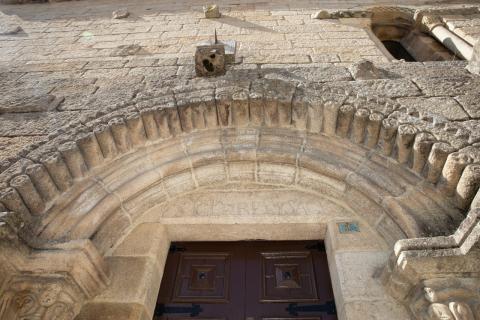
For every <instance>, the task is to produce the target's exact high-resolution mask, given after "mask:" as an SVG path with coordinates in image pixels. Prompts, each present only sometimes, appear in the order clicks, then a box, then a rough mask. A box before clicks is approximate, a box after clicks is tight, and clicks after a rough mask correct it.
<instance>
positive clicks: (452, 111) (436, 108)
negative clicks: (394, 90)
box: [397, 97, 469, 120]
mask: <svg viewBox="0 0 480 320" xmlns="http://www.w3.org/2000/svg"><path fill="white" fill-rule="evenodd" d="M397 101H398V102H400V103H401V104H402V105H405V106H407V107H409V108H412V110H416V111H417V112H419V114H420V117H422V116H426V117H428V115H438V116H441V117H444V118H446V119H448V120H466V119H468V118H469V114H467V113H466V112H465V111H464V109H463V108H462V106H461V105H459V103H458V102H457V101H456V100H455V99H453V98H450V97H438V98H437V97H435V98H401V99H398V100H397Z"/></svg>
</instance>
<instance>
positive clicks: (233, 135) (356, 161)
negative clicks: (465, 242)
mask: <svg viewBox="0 0 480 320" xmlns="http://www.w3.org/2000/svg"><path fill="white" fill-rule="evenodd" d="M275 76H276V78H275V77H274V78H273V79H268V77H266V78H265V79H257V80H252V81H249V82H246V83H241V82H240V83H239V82H238V81H237V80H236V79H232V80H229V81H226V83H225V82H222V81H219V82H218V83H215V81H205V82H204V83H202V82H200V83H197V84H196V86H195V87H196V88H199V87H200V88H202V86H203V89H202V90H198V89H197V90H192V91H188V90H187V91H185V90H183V91H181V92H168V90H167V91H166V92H164V91H162V89H159V91H158V92H153V93H144V94H145V96H143V97H142V96H141V97H139V101H138V102H137V104H136V105H134V106H132V105H128V106H117V107H115V108H113V109H112V110H111V112H109V113H107V114H98V115H96V117H95V118H93V119H81V121H80V122H78V123H72V124H71V126H70V128H66V129H63V130H60V131H59V132H58V134H57V135H56V136H55V137H52V140H51V141H50V142H49V143H47V144H46V145H42V146H40V147H39V148H38V149H36V150H33V152H34V153H35V156H36V157H37V159H38V163H37V164H23V165H22V163H20V164H18V165H17V167H14V166H12V169H11V172H12V179H11V181H10V185H9V186H5V188H4V189H3V191H2V196H1V200H2V203H3V205H4V206H5V208H6V209H8V210H9V211H11V212H12V213H10V214H8V215H5V221H6V224H5V225H4V229H5V230H4V232H3V237H4V238H6V239H9V240H8V241H4V242H2V245H4V247H5V250H4V251H3V252H4V253H5V254H4V257H3V259H4V261H5V262H6V264H5V267H4V269H5V273H6V274H8V275H9V276H8V277H5V279H4V280H3V286H4V287H5V288H8V289H7V290H6V294H4V299H3V300H2V309H1V312H2V313H3V314H7V315H8V314H12V315H15V314H18V313H21V312H26V314H27V315H28V314H29V313H28V312H31V313H38V314H43V316H44V317H45V316H46V314H48V313H51V312H56V313H58V315H59V316H62V317H64V318H66V319H67V318H73V316H75V315H76V314H78V313H80V312H81V313H80V316H79V317H80V319H91V317H94V315H96V314H102V312H103V314H104V315H105V318H107V316H110V317H112V318H115V319H119V318H120V314H121V315H122V317H123V316H124V315H129V317H130V319H148V318H149V317H151V315H152V311H153V309H152V308H153V305H152V301H153V299H155V298H156V294H157V292H156V291H158V287H159V285H160V279H161V273H162V267H163V263H164V260H165V255H166V251H167V248H168V243H169V242H170V241H172V240H245V239H252V238H261V239H269V240H277V239H278V240H279V239H282V240H289V239H325V241H326V242H327V247H328V250H329V261H330V265H331V272H332V278H333V282H334V287H335V294H336V299H337V307H339V310H340V316H339V318H340V319H351V318H352V317H351V316H349V313H351V314H356V313H357V314H358V312H363V313H365V312H373V313H372V315H374V314H384V313H383V312H384V311H382V308H385V307H386V308H387V309H388V310H389V312H390V314H391V316H392V319H396V318H398V319H402V318H405V317H407V314H408V313H407V311H406V310H405V309H403V307H402V306H401V305H400V304H399V303H397V302H394V301H393V300H391V299H390V298H387V297H386V296H385V294H384V291H383V290H384V289H383V287H382V285H381V284H380V280H379V276H380V273H381V272H380V270H381V268H382V266H384V265H385V263H386V261H387V258H388V255H389V254H390V252H391V251H392V247H393V245H394V244H395V242H396V241H397V240H399V239H402V238H406V237H408V238H413V237H420V236H430V237H431V236H445V235H448V234H450V233H453V232H454V231H455V229H456V228H457V226H458V225H459V224H460V222H461V221H462V219H463V218H464V215H463V214H462V212H464V211H465V210H466V209H468V208H469V206H470V203H471V201H472V199H473V197H474V196H475V193H476V192H477V183H478V174H477V171H478V170H477V169H476V168H477V167H476V165H475V164H474V163H476V162H477V161H478V159H477V158H478V154H477V152H476V149H475V148H471V147H468V144H465V143H463V141H465V139H467V141H468V137H465V136H464V135H465V133H464V132H462V131H461V129H458V128H455V126H454V125H453V124H449V123H448V121H446V122H445V121H443V122H442V121H440V120H438V119H433V118H431V117H428V116H421V117H420V115H419V114H418V113H415V111H411V110H409V109H408V108H407V107H404V106H401V105H399V104H396V103H394V102H393V101H391V100H388V99H380V98H375V99H372V98H368V99H367V98H365V97H363V96H364V95H365V94H364V93H362V92H356V91H345V90H343V89H338V88H327V87H322V86H321V85H318V84H302V83H298V82H295V81H292V80H285V79H284V78H285V76H284V75H279V74H276V75H275ZM279 78H282V80H279ZM149 94H150V95H149ZM367 95H370V94H369V93H367ZM439 124H440V125H439ZM465 168H467V169H465ZM15 170H16V171H15ZM252 190H253V191H252ZM229 192H230V194H229ZM226 199H230V200H229V201H228V203H227V204H225V201H226ZM242 199H246V200H245V201H243V202H242V201H241V200H242ZM245 204H247V207H245ZM258 204H261V205H258ZM222 212H226V213H225V214H221V213H222ZM352 220H354V221H357V222H358V223H359V224H360V228H361V230H362V231H361V232H360V233H358V234H353V235H339V233H338V229H337V228H336V224H337V222H342V221H352ZM438 230H441V232H442V233H441V234H439V233H438ZM207 231H208V232H209V233H207ZM145 233H148V234H150V235H152V237H144V234H145ZM209 234H210V236H207V235H209ZM17 235H19V237H18V236H17ZM152 246H153V247H152ZM12 257H15V258H14V259H12ZM35 259H36V260H35ZM32 260H35V263H34V264H33V263H32ZM60 261H62V262H63V263H59V262H60ZM358 261H364V263H361V265H362V268H361V269H359V268H358V263H357V262H358ZM39 265H41V266H42V268H40V269H39V268H38V266H39ZM79 266H82V267H79ZM353 266H355V267H353ZM363 267H365V269H363ZM132 268H133V269H132ZM46 270H48V271H46ZM140 270H141V271H140ZM131 271H135V272H131ZM60 275H61V276H60ZM127 276H138V277H139V278H128V277H127ZM349 276H352V277H353V278H352V279H351V280H352V281H350V280H349V278H348V277H349ZM362 281H363V282H362ZM130 286H132V287H130ZM365 288H368V290H366V289H365ZM365 290H366V291H365ZM127 293H128V294H127ZM45 294H46V295H52V296H54V297H55V298H54V299H53V298H52V299H51V300H52V303H43V304H42V303H41V302H37V301H39V300H41V297H43V295H45ZM26 295H27V296H28V297H29V299H30V300H32V301H33V302H32V303H31V304H30V309H28V310H24V309H22V308H21V306H23V305H24V304H21V305H20V306H19V305H18V304H16V303H15V301H19V299H20V298H22V299H23V298H24V297H25V296H26ZM95 296H96V297H95ZM30 300H29V301H30ZM82 305H84V308H83V309H82V310H83V311H80V310H81V308H82ZM53 306H55V308H53ZM376 308H377V309H376ZM359 310H360V311H359ZM369 310H370V311H369ZM119 313H120V314H119ZM127 319H129V318H127Z"/></svg>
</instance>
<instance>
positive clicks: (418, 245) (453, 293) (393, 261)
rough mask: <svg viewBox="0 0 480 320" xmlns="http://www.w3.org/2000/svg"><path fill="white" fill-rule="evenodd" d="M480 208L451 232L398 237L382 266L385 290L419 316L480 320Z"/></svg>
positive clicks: (422, 318)
mask: <svg viewBox="0 0 480 320" xmlns="http://www.w3.org/2000/svg"><path fill="white" fill-rule="evenodd" d="M479 237H480V209H478V208H476V209H472V210H471V211H470V212H469V214H468V216H467V217H466V219H465V220H464V221H463V222H462V224H461V225H460V226H459V228H458V230H457V231H456V232H455V233H454V234H453V235H451V236H447V237H433V238H417V239H405V240H400V241H398V242H397V243H396V244H395V250H394V253H393V254H392V256H391V257H390V260H389V262H388V264H387V266H386V268H385V269H384V273H383V275H382V281H383V283H384V284H385V286H386V290H387V291H388V292H389V293H390V294H391V295H392V296H393V297H394V298H396V299H397V300H399V301H400V302H402V303H403V304H404V305H405V306H406V307H408V308H409V309H410V311H411V312H412V314H413V315H414V316H415V319H418V320H437V319H438V320H450V319H451V320H480V318H479V316H478V315H480V264H479V263H478V261H480V249H479V248H478V247H477V246H475V244H476V243H477V242H478V240H479Z"/></svg>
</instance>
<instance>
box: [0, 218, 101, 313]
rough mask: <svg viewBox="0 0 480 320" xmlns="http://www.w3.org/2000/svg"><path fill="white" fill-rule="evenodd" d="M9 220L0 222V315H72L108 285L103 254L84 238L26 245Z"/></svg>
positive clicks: (12, 222)
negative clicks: (43, 245)
mask: <svg viewBox="0 0 480 320" xmlns="http://www.w3.org/2000/svg"><path fill="white" fill-rule="evenodd" d="M5 216H6V215H4V217H5ZM14 222H15V221H10V222H8V221H6V220H5V219H3V221H0V320H7V319H8V320H16V319H18V320H20V319H22V320H23V319H31V320H72V319H74V317H75V316H76V315H77V314H78V312H79V311H80V308H81V306H82V304H83V303H84V302H85V301H86V300H88V299H92V298H93V297H94V296H96V295H97V294H98V293H100V292H101V291H103V290H104V289H105V288H106V286H107V285H108V271H107V267H106V264H105V262H104V260H103V257H102V256H101V255H100V254H99V253H98V252H97V250H96V248H95V246H94V245H93V244H92V243H91V242H90V240H78V241H71V242H67V243H62V244H50V245H48V246H45V247H44V248H42V249H32V248H30V247H28V246H27V245H26V244H25V243H23V242H22V241H21V240H20V239H19V238H17V233H16V230H13V229H15V227H16V225H15V223H14ZM12 228H13V229H12Z"/></svg>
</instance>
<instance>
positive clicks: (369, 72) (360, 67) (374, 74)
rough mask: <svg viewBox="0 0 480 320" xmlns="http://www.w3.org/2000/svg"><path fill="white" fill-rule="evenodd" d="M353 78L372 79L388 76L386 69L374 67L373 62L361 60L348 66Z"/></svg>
mask: <svg viewBox="0 0 480 320" xmlns="http://www.w3.org/2000/svg"><path fill="white" fill-rule="evenodd" d="M350 71H351V72H352V75H353V78H354V79H355V80H372V79H385V78H389V74H388V72H387V71H385V70H382V69H380V68H378V67H376V66H375V65H374V64H373V62H371V61H368V60H362V61H360V62H357V63H355V64H353V65H352V67H351V68H350Z"/></svg>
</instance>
